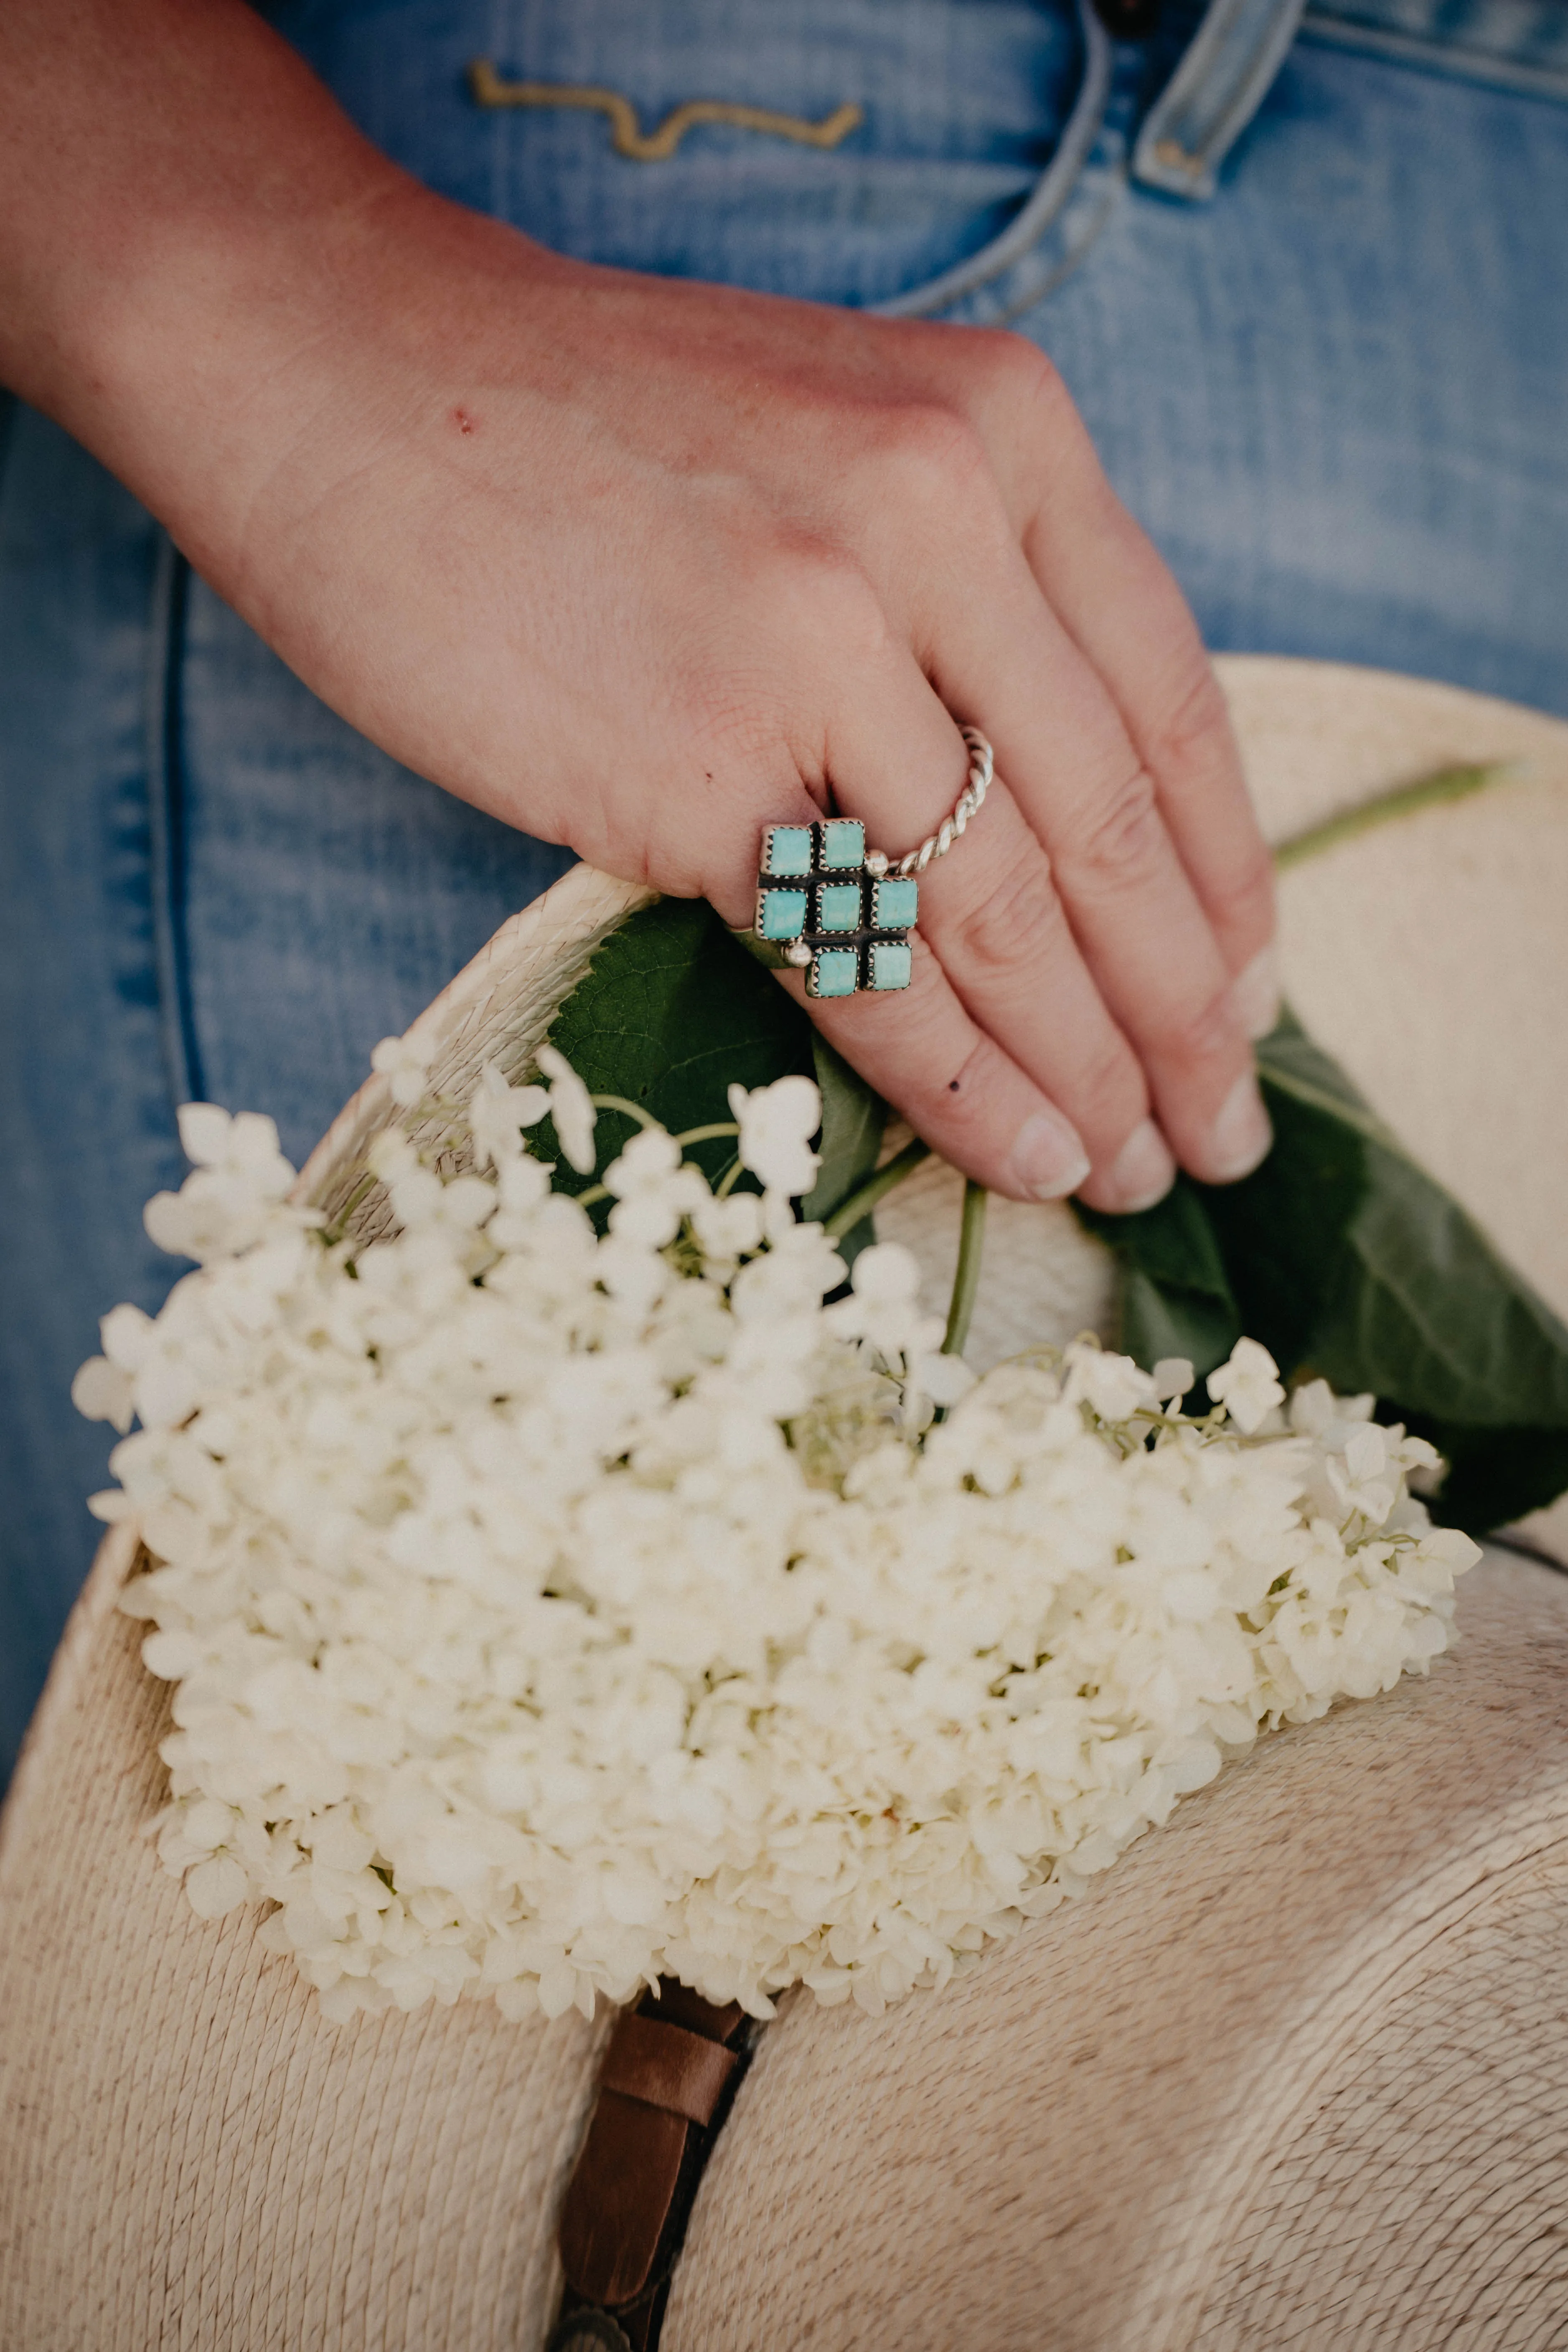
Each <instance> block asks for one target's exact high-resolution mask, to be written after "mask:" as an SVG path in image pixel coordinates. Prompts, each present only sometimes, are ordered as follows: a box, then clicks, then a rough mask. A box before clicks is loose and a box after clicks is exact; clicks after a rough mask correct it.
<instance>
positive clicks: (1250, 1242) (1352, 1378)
mask: <svg viewBox="0 0 1568 2352" xmlns="http://www.w3.org/2000/svg"><path fill="white" fill-rule="evenodd" d="M1258 1069H1259V1075H1260V1076H1261V1079H1262V1083H1263V1091H1264V1095H1265V1097H1266V1098H1267V1100H1268V1108H1269V1114H1270V1116H1271V1118H1272V1119H1273V1121H1274V1131H1275V1145H1274V1150H1272V1152H1271V1153H1270V1154H1269V1156H1268V1159H1267V1160H1265V1161H1264V1163H1263V1165H1262V1167H1261V1168H1259V1169H1258V1170H1257V1171H1255V1172H1254V1173H1253V1174H1252V1175H1251V1176H1249V1177H1247V1178H1246V1179H1245V1180H1244V1181H1242V1182H1241V1183H1239V1184H1232V1185H1226V1186H1221V1187H1211V1186H1207V1185H1202V1184H1194V1183H1193V1182H1192V1181H1190V1180H1189V1179H1186V1178H1182V1179H1180V1180H1179V1181H1178V1183H1177V1185H1176V1187H1175V1189H1174V1190H1173V1192H1172V1193H1171V1195H1170V1196H1169V1197H1168V1199H1167V1200H1165V1201H1163V1202H1161V1203H1160V1205H1159V1206H1158V1208H1155V1209H1152V1210H1150V1211H1148V1212H1146V1213H1144V1214H1143V1215H1142V1216H1136V1217H1124V1218H1115V1217H1102V1216H1093V1215H1091V1214H1089V1213H1082V1214H1083V1216H1084V1222H1085V1223H1088V1224H1089V1225H1090V1226H1091V1227H1092V1229H1093V1230H1094V1231H1095V1232H1097V1233H1099V1234H1101V1235H1102V1236H1103V1237H1104V1238H1105V1239H1106V1240H1108V1241H1109V1242H1110V1244H1111V1245H1112V1247H1113V1248H1114V1249H1115V1250H1116V1251H1117V1254H1118V1255H1119V1256H1120V1258H1121V1263H1122V1268H1123V1281H1124V1289H1123V1298H1122V1308H1121V1342H1122V1345H1123V1346H1124V1347H1126V1348H1127V1349H1128V1351H1129V1353H1131V1354H1134V1355H1136V1356H1138V1358H1139V1360H1141V1361H1142V1362H1144V1363H1149V1362H1152V1361H1153V1360H1155V1359H1156V1358H1157V1357H1158V1356H1159V1355H1162V1354H1181V1355H1188V1356H1191V1357H1192V1359H1193V1360H1194V1364H1195V1365H1196V1367H1197V1369H1198V1370H1200V1371H1206V1370H1212V1368H1213V1366H1214V1364H1215V1362H1217V1361H1218V1360H1220V1358H1221V1357H1222V1356H1223V1355H1224V1354H1225V1353H1226V1352H1227V1351H1228V1349H1229V1346H1230V1344H1231V1342H1232V1341H1233V1339H1235V1338H1236V1337H1237V1334H1238V1332H1240V1331H1246V1332H1247V1333H1248V1334H1249V1335H1250V1336H1251V1337H1252V1338H1253V1339H1260V1340H1261V1341H1262V1342H1263V1344H1264V1346H1265V1347H1266V1348H1268V1350H1269V1351H1270V1353H1271V1354H1272V1355H1273V1356H1274V1358H1275V1360H1276V1361H1277V1362H1278V1363H1279V1366H1280V1368H1281V1370H1282V1371H1283V1372H1284V1373H1285V1375H1286V1377H1287V1378H1288V1379H1289V1380H1300V1379H1306V1378H1310V1377H1311V1376H1313V1375H1321V1377H1322V1378H1324V1379H1326V1380H1328V1381H1331V1382H1332V1383H1333V1385H1334V1387H1335V1388H1336V1389H1339V1390H1341V1391H1344V1392H1346V1393H1359V1392H1361V1391H1365V1390H1371V1391H1373V1394H1375V1396H1376V1397H1377V1399H1378V1402H1379V1409H1380V1411H1381V1412H1382V1413H1383V1414H1384V1417H1385V1418H1387V1419H1390V1420H1398V1421H1403V1422H1405V1423H1406V1424H1407V1425H1408V1426H1409V1427H1411V1428H1413V1429H1415V1430H1417V1431H1418V1432H1419V1433H1421V1434H1422V1435H1423V1436H1426V1437H1429V1438H1430V1439H1431V1440H1432V1442H1433V1444H1436V1446H1438V1447H1439V1449H1440V1450H1441V1451H1442V1452H1443V1454H1446V1455H1447V1459H1448V1462H1449V1465H1450V1469H1449V1474H1448V1477H1447V1482H1446V1484H1445V1486H1444V1487H1443V1490H1442V1492H1441V1494H1440V1496H1438V1497H1437V1500H1436V1506H1435V1508H1436V1515H1437V1516H1438V1517H1441V1518H1444V1519H1447V1520H1449V1521H1451V1522H1453V1523H1454V1524H1457V1525H1458V1526H1461V1527H1466V1528H1470V1529H1471V1530H1472V1531H1473V1532H1478V1533H1484V1532H1485V1530H1486V1529H1487V1528H1493V1527H1497V1526H1499V1525H1500V1524H1501V1523H1502V1522H1504V1521H1505V1520H1508V1519H1510V1518H1517V1517H1520V1516H1521V1514H1522V1513H1523V1512H1525V1511H1528V1510H1532V1509H1534V1508H1536V1507H1538V1506H1539V1505H1541V1504H1542V1503H1547V1502H1550V1501H1552V1499H1553V1498H1554V1497H1555V1496H1557V1495H1558V1494H1559V1493H1561V1492H1562V1491H1563V1487H1564V1486H1568V1328H1565V1327H1564V1326H1563V1323H1562V1322H1561V1321H1560V1320H1559V1319H1558V1318H1557V1317H1556V1316H1555V1315H1554V1314H1553V1313H1552V1309H1551V1308H1550V1307H1548V1306H1547V1305H1546V1304H1545V1302H1544V1300H1542V1298H1540V1297H1538V1296H1537V1295H1536V1293H1535V1292H1534V1291H1533V1290H1532V1289H1531V1286H1530V1285H1529V1284H1528V1283H1527V1282H1526V1281H1525V1280H1524V1278H1523V1276H1521V1275H1519V1274H1517V1273H1516V1272H1515V1271H1514V1270H1513V1268H1512V1267H1511V1266H1510V1265H1507V1264H1506V1263H1505V1262H1504V1260H1503V1259H1502V1258H1501V1257H1500V1255H1498V1253H1497V1251H1496V1250H1495V1249H1494V1248H1493V1247H1492V1245H1491V1244H1490V1243H1489V1241H1488V1240H1487V1238H1486V1236H1485V1234H1482V1233H1481V1232H1480V1230H1479V1227H1478V1226H1477V1225H1476V1223H1474V1221H1473V1220H1472V1219H1471V1218H1470V1217H1469V1216H1468V1215H1467V1214H1466V1213H1465V1211H1464V1210H1463V1209H1461V1208H1460V1206H1459V1204H1458V1202H1457V1201H1455V1200H1453V1199H1452V1198H1450V1196H1449V1195H1448V1194H1447V1192H1444V1190H1443V1188H1442V1186H1441V1185H1439V1184H1437V1183H1436V1182H1435V1181H1433V1179H1432V1178H1431V1177H1430V1176H1428V1175H1427V1174H1426V1172H1425V1171H1424V1170H1422V1169H1421V1168H1419V1167H1417V1166H1416V1164H1415V1161H1414V1160H1411V1158H1410V1157H1409V1155H1408V1153H1407V1152H1405V1150H1404V1149H1403V1148H1402V1147H1401V1145H1400V1144H1399V1143H1398V1141H1397V1140H1396V1139H1395V1138H1394V1136H1393V1135H1392V1134H1391V1133H1390V1132H1389V1130H1388V1129H1386V1128H1385V1127H1384V1125H1383V1123H1382V1121H1381V1120H1380V1119H1378V1118H1376V1117H1375V1115H1374V1114H1373V1112H1372V1111H1370V1110H1369V1109H1368V1108H1367V1106H1366V1104H1365V1103H1364V1102H1363V1099H1362V1097H1360V1096H1359V1095H1358V1094H1357V1092H1356V1090H1355V1088H1354V1087H1353V1086H1352V1084H1351V1082H1350V1080H1349V1079H1348V1078H1347V1077H1346V1076H1345V1075H1344V1073H1343V1071H1342V1070H1341V1069H1340V1068H1339V1067H1338V1066H1337V1065H1336V1064H1335V1063H1334V1062H1333V1061H1332V1060H1331V1058H1330V1056H1329V1055H1326V1054H1324V1053H1323V1052H1322V1050H1321V1047H1319V1046H1317V1045H1314V1044H1313V1042H1312V1040H1311V1039H1310V1037H1309V1036H1308V1035H1307V1034H1306V1033H1305V1032H1304V1031H1303V1030H1302V1029H1301V1027H1300V1024H1298V1023H1297V1022H1296V1021H1295V1020H1294V1019H1292V1018H1291V1017H1290V1016H1289V1015H1287V1016H1286V1017H1285V1019H1284V1020H1283V1021H1282V1022H1281V1024H1280V1025H1279V1028H1278V1029H1277V1030H1276V1031H1275V1033H1274V1034H1273V1035H1272V1036H1271V1037H1268V1038H1267V1039H1265V1041H1264V1043H1263V1044H1262V1045H1260V1046H1259V1048H1258ZM1227 1300H1228V1302H1229V1305H1230V1307H1231V1309H1232V1310H1233V1312H1234V1316H1235V1318H1236V1320H1235V1322H1234V1323H1229V1322H1227V1320H1226V1302H1227Z"/></svg>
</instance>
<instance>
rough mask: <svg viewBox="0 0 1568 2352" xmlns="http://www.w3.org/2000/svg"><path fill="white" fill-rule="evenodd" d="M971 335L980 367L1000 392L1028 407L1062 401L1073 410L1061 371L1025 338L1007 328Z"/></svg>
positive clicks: (995, 328) (990, 329)
mask: <svg viewBox="0 0 1568 2352" xmlns="http://www.w3.org/2000/svg"><path fill="white" fill-rule="evenodd" d="M972 332H973V346H972V348H973V354H974V358H975V361H976V362H977V365H978V367H979V369H980V371H981V372H982V373H984V374H985V375H986V376H987V377H988V378H989V379H990V381H991V382H992V383H994V385H995V387H996V389H997V390H998V391H999V392H1001V393H1003V394H1005V395H1006V396H1007V397H1009V398H1012V399H1015V400H1018V401H1021V402H1024V403H1026V404H1027V403H1033V402H1037V401H1047V402H1057V401H1061V402H1065V403H1066V404H1067V405H1068V407H1070V406H1071V404H1072V403H1071V399H1070V397H1069V395H1068V388H1067V385H1066V384H1065V383H1063V381H1062V377H1061V373H1060V370H1059V369H1058V368H1057V367H1056V366H1054V365H1053V363H1052V362H1051V361H1049V360H1048V359H1047V357H1046V354H1045V352H1043V351H1041V350H1040V348H1039V346H1038V344H1037V343H1032V342H1030V341H1029V339H1028V337H1027V336H1026V335H1016V334H1012V333H1010V332H1009V331H1008V330H1007V329H1006V328H1005V327H990V328H984V329H979V330H973V331H972Z"/></svg>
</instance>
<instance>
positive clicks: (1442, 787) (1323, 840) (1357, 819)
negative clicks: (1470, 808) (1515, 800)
mask: <svg viewBox="0 0 1568 2352" xmlns="http://www.w3.org/2000/svg"><path fill="white" fill-rule="evenodd" d="M1518 772H1519V763H1518V761H1513V760H1494V761H1490V762H1489V764H1488V765H1486V766H1484V767H1469V768H1443V769H1440V770H1439V771H1438V772H1437V774H1436V775H1435V776H1423V777H1422V778H1421V779H1420V781H1419V782H1416V783H1414V784H1397V785H1395V787H1394V791H1393V792H1391V793H1378V794H1377V796H1376V798H1375V799H1374V800H1370V801H1363V802H1362V803H1361V805H1360V806H1359V807H1358V808H1352V809H1342V810H1341V812H1340V814H1339V815H1338V816H1331V817H1325V818H1324V820H1323V822H1322V824H1310V825H1308V826H1307V828H1306V830H1305V831H1304V832H1302V833H1295V834H1292V835H1291V836H1290V838H1289V841H1282V842H1280V844H1279V846H1278V848H1277V849H1276V850H1275V852H1274V866H1275V871H1276V872H1277V873H1279V874H1284V873H1288V872H1289V868H1290V867H1291V866H1304V865H1305V864H1306V863H1307V860H1308V859H1309V858H1311V857H1321V856H1322V854H1323V852H1324V851H1325V850H1326V849H1337V848H1338V847H1339V845H1340V844H1341V842H1342V841H1354V840H1355V839H1356V837H1357V835H1360V834H1363V833H1374V832H1375V831H1376V830H1377V828H1378V826H1379V825H1383V824H1393V823H1394V820H1395V819H1396V818H1398V817H1403V816H1415V815H1418V814H1419V813H1420V812H1421V810H1423V809H1429V808H1442V807H1443V806H1445V805H1446V804H1447V803H1448V802H1450V801H1467V800H1468V799H1469V798H1470V796H1471V794H1472V793H1484V792H1485V791H1487V790H1488V788H1489V786H1490V785H1492V784H1497V783H1501V782H1504V781H1505V780H1506V779H1507V778H1508V777H1510V776H1513V775H1516V774H1517V773H1518Z"/></svg>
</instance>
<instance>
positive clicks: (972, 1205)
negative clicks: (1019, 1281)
mask: <svg viewBox="0 0 1568 2352" xmlns="http://www.w3.org/2000/svg"><path fill="white" fill-rule="evenodd" d="M990 1197H991V1195H990V1194H989V1193H988V1192H987V1191H986V1190H985V1187H984V1184H977V1183H976V1182H975V1181H974V1179H973V1176H966V1177H965V1179H964V1181H963V1223H962V1225H961V1226H960V1227H959V1233H958V1264H957V1265H956V1266H955V1267H954V1269H953V1276H952V1303H951V1305H950V1306H949V1307H948V1310H947V1329H946V1331H945V1332H944V1333H943V1335H942V1354H943V1355H944V1356H962V1355H963V1343H964V1341H965V1340H966V1339H968V1337H969V1324H970V1318H971V1317H972V1316H973V1313H974V1294H975V1292H976V1291H977V1290H978V1289H979V1287H980V1262H981V1259H982V1257H983V1256H984V1251H985V1203H986V1202H987V1201H988V1200H989V1199H990Z"/></svg>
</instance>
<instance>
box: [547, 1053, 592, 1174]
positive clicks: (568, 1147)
mask: <svg viewBox="0 0 1568 2352" xmlns="http://www.w3.org/2000/svg"><path fill="white" fill-rule="evenodd" d="M538 1059H539V1066H540V1068H541V1069H542V1071H543V1073H544V1075H545V1076H546V1077H547V1078H548V1079H549V1081H550V1116H551V1118H552V1119H553V1120H554V1122H555V1132H556V1134H557V1136H558V1137H559V1138H560V1141H561V1149H562V1150H563V1152H564V1153H565V1154H566V1157H567V1159H568V1160H570V1161H571V1163H572V1165H573V1167H574V1169H575V1170H576V1171H577V1173H578V1175H579V1176H589V1175H592V1173H593V1171H594V1160H595V1150H594V1129H595V1125H596V1123H597V1120H598V1116H599V1114H598V1112H597V1111H596V1110H595V1108H594V1098H593V1097H592V1096H591V1095H590V1093H589V1092H588V1089H587V1087H585V1086H584V1084H583V1081H582V1079H581V1078H580V1077H579V1076H577V1073H576V1071H575V1070H574V1068H573V1067H572V1065H571V1064H570V1062H568V1060H567V1059H566V1056H565V1055H564V1054H560V1053H557V1051H556V1049H555V1047H554V1046H553V1045H542V1046H541V1047H540V1049H539V1055H538Z"/></svg>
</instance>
